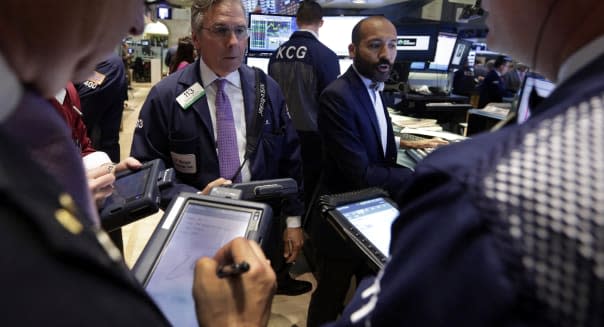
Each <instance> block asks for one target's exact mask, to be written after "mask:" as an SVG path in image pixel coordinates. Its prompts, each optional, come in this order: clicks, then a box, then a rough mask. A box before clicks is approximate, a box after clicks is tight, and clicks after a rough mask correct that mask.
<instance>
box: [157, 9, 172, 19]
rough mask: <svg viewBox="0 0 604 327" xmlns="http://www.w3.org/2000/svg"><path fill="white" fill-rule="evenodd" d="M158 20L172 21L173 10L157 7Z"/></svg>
mask: <svg viewBox="0 0 604 327" xmlns="http://www.w3.org/2000/svg"><path fill="white" fill-rule="evenodd" d="M157 18H159V19H172V8H170V7H163V6H160V7H157Z"/></svg>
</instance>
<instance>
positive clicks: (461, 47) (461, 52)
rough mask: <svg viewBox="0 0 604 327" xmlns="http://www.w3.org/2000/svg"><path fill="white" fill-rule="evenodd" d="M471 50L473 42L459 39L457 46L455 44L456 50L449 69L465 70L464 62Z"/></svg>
mask: <svg viewBox="0 0 604 327" xmlns="http://www.w3.org/2000/svg"><path fill="white" fill-rule="evenodd" d="M471 48H472V41H469V40H464V39H457V44H455V50H454V51H453V55H452V56H451V62H450V63H449V69H460V68H463V67H462V66H463V61H464V59H466V58H467V57H468V54H469V53H470V49H471Z"/></svg>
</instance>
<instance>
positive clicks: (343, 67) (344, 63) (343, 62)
mask: <svg viewBox="0 0 604 327" xmlns="http://www.w3.org/2000/svg"><path fill="white" fill-rule="evenodd" d="M338 64H339V65H340V75H342V74H344V73H345V72H346V71H347V70H348V68H350V65H352V59H350V58H340V59H339V60H338Z"/></svg>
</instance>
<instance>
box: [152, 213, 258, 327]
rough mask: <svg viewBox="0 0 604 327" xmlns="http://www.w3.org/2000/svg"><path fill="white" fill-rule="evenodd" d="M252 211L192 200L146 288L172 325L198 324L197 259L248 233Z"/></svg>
mask: <svg viewBox="0 0 604 327" xmlns="http://www.w3.org/2000/svg"><path fill="white" fill-rule="evenodd" d="M250 217H251V212H249V211H239V210H234V209H226V208H218V207H210V206H204V205H199V204H196V203H189V204H187V205H186V206H185V208H184V210H183V213H182V217H181V219H180V220H179V222H178V225H177V226H176V227H174V228H175V230H174V231H173V234H172V235H171V237H170V238H169V240H168V241H167V242H168V244H167V246H166V247H165V248H164V251H163V253H162V254H161V257H160V258H159V259H158V263H157V265H156V267H155V269H154V271H153V275H152V276H151V278H150V279H149V282H148V283H147V286H146V290H147V292H148V293H149V295H150V296H151V297H152V298H153V300H155V303H156V304H157V305H158V306H159V308H160V309H161V310H162V312H163V313H164V315H166V317H167V318H168V320H169V321H170V322H171V323H172V325H173V326H184V327H188V326H191V327H192V326H198V324H197V318H196V316H195V304H194V301H193V295H192V293H191V288H192V287H193V270H194V267H195V262H196V261H197V259H199V258H201V257H204V256H208V257H212V256H214V254H216V251H217V250H218V249H219V248H220V247H222V246H223V245H225V244H226V243H228V242H229V241H231V240H232V239H234V238H235V237H238V236H242V237H243V236H245V232H246V230H247V226H248V223H249V221H250Z"/></svg>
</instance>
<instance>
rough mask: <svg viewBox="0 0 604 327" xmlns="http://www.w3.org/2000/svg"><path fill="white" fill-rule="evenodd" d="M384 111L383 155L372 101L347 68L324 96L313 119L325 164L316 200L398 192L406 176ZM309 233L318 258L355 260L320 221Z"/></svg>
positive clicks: (321, 220) (357, 77)
mask: <svg viewBox="0 0 604 327" xmlns="http://www.w3.org/2000/svg"><path fill="white" fill-rule="evenodd" d="M382 103H383V101H382ZM383 110H384V113H385V115H386V127H387V129H388V130H387V133H388V138H387V139H388V144H387V148H386V155H384V150H383V148H382V141H381V137H380V130H379V125H378V121H377V117H376V114H375V109H374V107H373V104H372V102H371V97H370V96H369V93H368V92H367V88H366V86H365V84H363V81H362V80H361V78H360V77H359V76H358V75H357V73H356V72H355V71H354V69H353V68H352V67H350V68H349V69H348V71H346V73H344V75H342V76H341V77H340V78H338V79H337V80H335V81H334V82H333V83H331V84H329V86H328V87H327V88H326V89H325V91H323V93H322V94H321V98H320V110H319V119H318V121H319V133H320V134H321V138H322V141H323V159H324V160H323V168H324V177H323V179H322V183H321V184H322V185H321V192H320V194H334V193H342V192H349V191H354V190H358V189H363V188H367V187H371V186H377V187H381V188H383V189H385V190H387V191H389V192H391V193H396V192H397V191H398V190H399V189H400V188H401V187H402V186H403V184H404V183H405V181H406V179H407V178H408V177H409V176H410V175H411V170H409V169H407V168H404V167H402V166H397V165H396V154H397V150H396V145H395V143H394V141H395V140H394V133H393V131H392V123H391V120H390V117H389V116H388V112H387V111H386V108H385V107H384V108H383ZM311 228H312V230H313V238H314V239H313V241H314V242H316V245H317V249H318V251H320V252H321V253H322V254H324V255H327V256H332V257H351V256H353V257H354V256H356V254H355V253H354V252H353V250H352V249H351V248H349V247H348V245H346V244H345V243H344V241H343V240H342V239H341V237H340V236H339V235H338V234H337V233H336V232H335V231H334V230H333V228H332V227H331V226H329V224H328V223H327V222H326V221H325V220H324V219H317V221H315V222H311Z"/></svg>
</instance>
